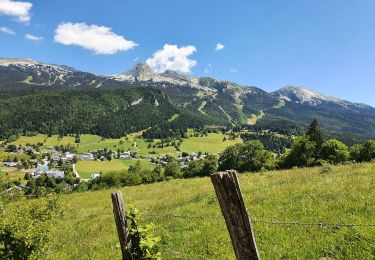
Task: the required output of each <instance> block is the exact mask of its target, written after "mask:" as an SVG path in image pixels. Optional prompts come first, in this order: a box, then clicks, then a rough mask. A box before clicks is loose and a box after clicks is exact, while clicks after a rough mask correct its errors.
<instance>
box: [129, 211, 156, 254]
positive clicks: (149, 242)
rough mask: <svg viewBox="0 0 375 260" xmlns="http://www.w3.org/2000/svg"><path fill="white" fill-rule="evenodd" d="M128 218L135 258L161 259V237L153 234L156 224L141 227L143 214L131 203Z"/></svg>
mask: <svg viewBox="0 0 375 260" xmlns="http://www.w3.org/2000/svg"><path fill="white" fill-rule="evenodd" d="M126 220H127V222H128V228H129V235H130V237H129V238H130V240H131V242H132V249H131V250H132V256H133V259H149V260H151V259H161V253H160V252H159V248H158V247H159V242H160V238H159V237H155V236H153V234H152V231H153V230H154V228H155V225H154V224H153V223H151V224H148V225H145V226H144V227H140V226H139V221H140V220H141V214H140V213H139V211H138V210H137V209H136V208H134V207H132V206H131V205H130V206H129V207H128V212H127V214H126Z"/></svg>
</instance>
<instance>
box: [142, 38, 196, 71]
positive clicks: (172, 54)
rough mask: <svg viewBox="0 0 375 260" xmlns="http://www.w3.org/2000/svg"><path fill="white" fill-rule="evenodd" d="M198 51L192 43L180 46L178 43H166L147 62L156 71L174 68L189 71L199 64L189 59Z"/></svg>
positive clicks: (174, 69)
mask: <svg viewBox="0 0 375 260" xmlns="http://www.w3.org/2000/svg"><path fill="white" fill-rule="evenodd" d="M196 51H197V49H196V48H195V47H194V46H192V45H188V46H182V47H181V48H178V47H177V45H171V44H165V45H164V47H163V49H161V50H158V51H156V52H155V53H154V54H153V55H152V58H149V59H147V60H146V63H147V64H148V65H149V66H150V67H151V68H152V69H153V70H154V71H156V72H164V71H166V70H173V71H177V72H182V73H189V72H190V70H191V68H193V67H194V66H195V65H196V64H197V61H196V60H191V59H189V56H190V55H192V54H193V53H194V52H196Z"/></svg>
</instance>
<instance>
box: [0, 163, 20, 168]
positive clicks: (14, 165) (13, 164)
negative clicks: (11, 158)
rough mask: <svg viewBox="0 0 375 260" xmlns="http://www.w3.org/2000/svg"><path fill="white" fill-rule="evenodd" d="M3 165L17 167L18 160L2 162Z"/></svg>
mask: <svg viewBox="0 0 375 260" xmlns="http://www.w3.org/2000/svg"><path fill="white" fill-rule="evenodd" d="M3 165H4V166H7V167H17V165H18V162H3Z"/></svg>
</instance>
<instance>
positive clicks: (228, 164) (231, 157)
mask: <svg viewBox="0 0 375 260" xmlns="http://www.w3.org/2000/svg"><path fill="white" fill-rule="evenodd" d="M274 167H275V160H274V157H273V155H272V153H271V152H269V151H267V150H265V149H264V146H263V144H262V143H261V142H260V141H258V140H251V141H247V142H246V143H244V144H236V145H234V146H231V147H228V148H227V149H225V151H224V152H223V153H222V154H221V156H220V158H219V170H230V169H234V170H237V171H240V172H245V171H260V170H262V168H263V169H266V170H270V169H273V168H274Z"/></svg>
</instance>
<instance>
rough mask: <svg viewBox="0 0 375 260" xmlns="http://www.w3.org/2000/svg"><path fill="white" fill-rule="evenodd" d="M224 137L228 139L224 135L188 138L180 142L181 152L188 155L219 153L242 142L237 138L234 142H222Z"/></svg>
mask: <svg viewBox="0 0 375 260" xmlns="http://www.w3.org/2000/svg"><path fill="white" fill-rule="evenodd" d="M224 137H226V138H228V136H226V135H224V134H214V133H211V134H208V136H204V137H190V138H189V139H185V140H184V141H183V142H182V144H181V151H183V152H188V153H191V152H199V151H201V152H202V153H205V152H207V153H219V152H222V151H223V150H224V149H225V148H227V147H228V146H231V145H234V144H236V143H240V142H242V140H241V139H239V138H237V139H236V140H226V141H225V142H224V141H223V139H224Z"/></svg>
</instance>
